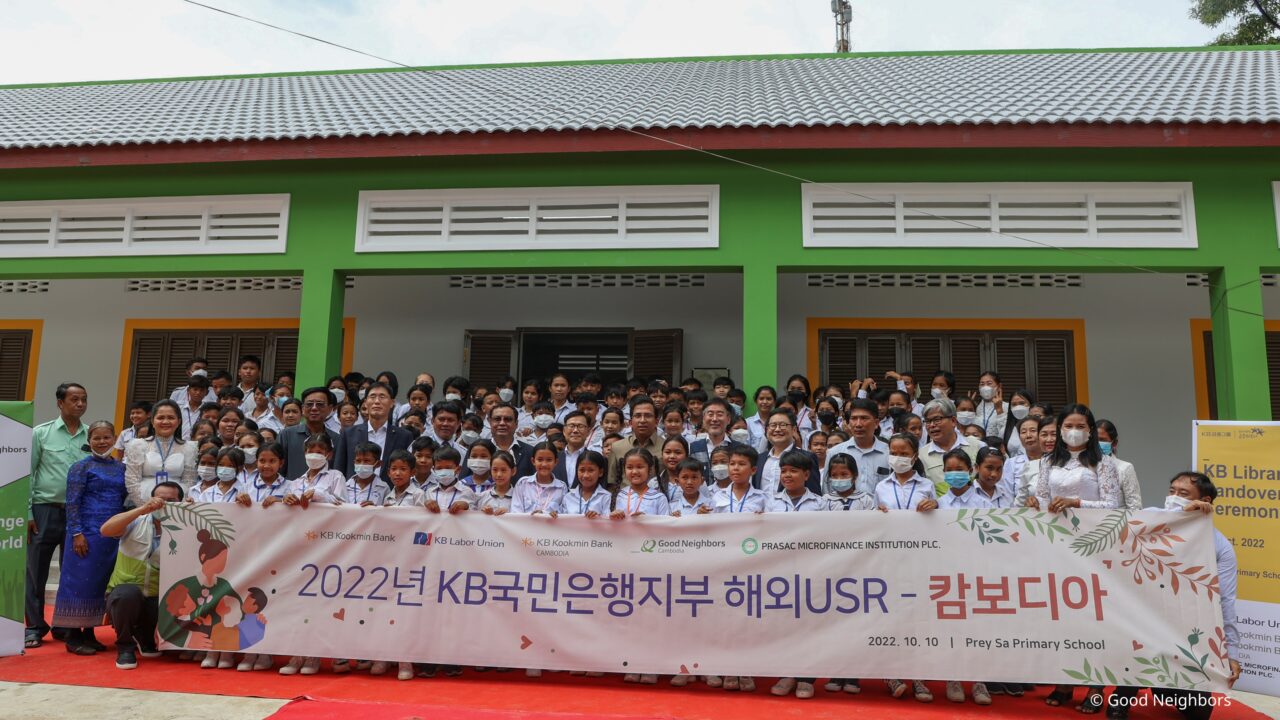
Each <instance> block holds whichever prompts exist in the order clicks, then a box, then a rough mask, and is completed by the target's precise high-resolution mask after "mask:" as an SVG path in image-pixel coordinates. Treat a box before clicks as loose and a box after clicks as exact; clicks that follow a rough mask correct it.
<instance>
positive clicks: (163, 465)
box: [156, 438, 178, 485]
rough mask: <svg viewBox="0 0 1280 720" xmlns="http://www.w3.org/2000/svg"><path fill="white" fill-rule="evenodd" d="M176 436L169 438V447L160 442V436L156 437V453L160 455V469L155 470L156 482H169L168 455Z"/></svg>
mask: <svg viewBox="0 0 1280 720" xmlns="http://www.w3.org/2000/svg"><path fill="white" fill-rule="evenodd" d="M177 441H178V440H177V438H170V439H169V447H165V446H163V445H161V444H160V438H156V454H157V455H159V456H160V469H159V470H157V471H156V484H157V485H159V484H160V483H162V482H169V455H170V454H172V453H173V444H174V443H175V442H177Z"/></svg>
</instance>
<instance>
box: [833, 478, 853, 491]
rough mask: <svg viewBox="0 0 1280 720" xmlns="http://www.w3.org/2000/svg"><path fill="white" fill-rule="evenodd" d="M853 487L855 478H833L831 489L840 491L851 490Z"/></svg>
mask: <svg viewBox="0 0 1280 720" xmlns="http://www.w3.org/2000/svg"><path fill="white" fill-rule="evenodd" d="M852 488H853V478H831V489H832V490H835V491H836V492H838V493H845V492H849V490H850V489H852Z"/></svg>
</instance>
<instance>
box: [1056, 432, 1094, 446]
mask: <svg viewBox="0 0 1280 720" xmlns="http://www.w3.org/2000/svg"><path fill="white" fill-rule="evenodd" d="M1062 442H1064V443H1066V445H1067V447H1080V446H1081V445H1084V444H1085V443H1087V442H1089V431H1088V430H1081V429H1080V428H1070V429H1067V430H1063V431H1062Z"/></svg>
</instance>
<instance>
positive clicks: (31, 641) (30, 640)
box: [22, 633, 44, 649]
mask: <svg viewBox="0 0 1280 720" xmlns="http://www.w3.org/2000/svg"><path fill="white" fill-rule="evenodd" d="M41 645H44V640H42V639H40V636H39V635H36V634H34V633H32V634H30V635H27V637H26V640H24V641H23V643H22V646H23V647H25V648H28V649H31V648H38V647H40V646H41Z"/></svg>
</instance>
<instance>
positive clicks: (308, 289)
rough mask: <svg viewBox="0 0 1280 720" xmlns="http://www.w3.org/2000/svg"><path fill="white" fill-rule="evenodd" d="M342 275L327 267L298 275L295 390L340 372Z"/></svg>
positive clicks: (321, 383) (344, 279) (343, 283)
mask: <svg viewBox="0 0 1280 720" xmlns="http://www.w3.org/2000/svg"><path fill="white" fill-rule="evenodd" d="M345 301H346V276H345V275H344V274H343V273H341V272H338V271H336V270H333V269H331V268H319V269H315V270H306V271H304V272H303V273H302V307H301V309H300V311H299V313H298V371H297V375H298V377H297V387H298V388H307V387H312V386H314V385H323V384H324V382H325V380H327V379H329V378H330V377H332V376H334V375H337V374H338V373H339V372H341V370H342V310H343V305H344V303H345Z"/></svg>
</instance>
